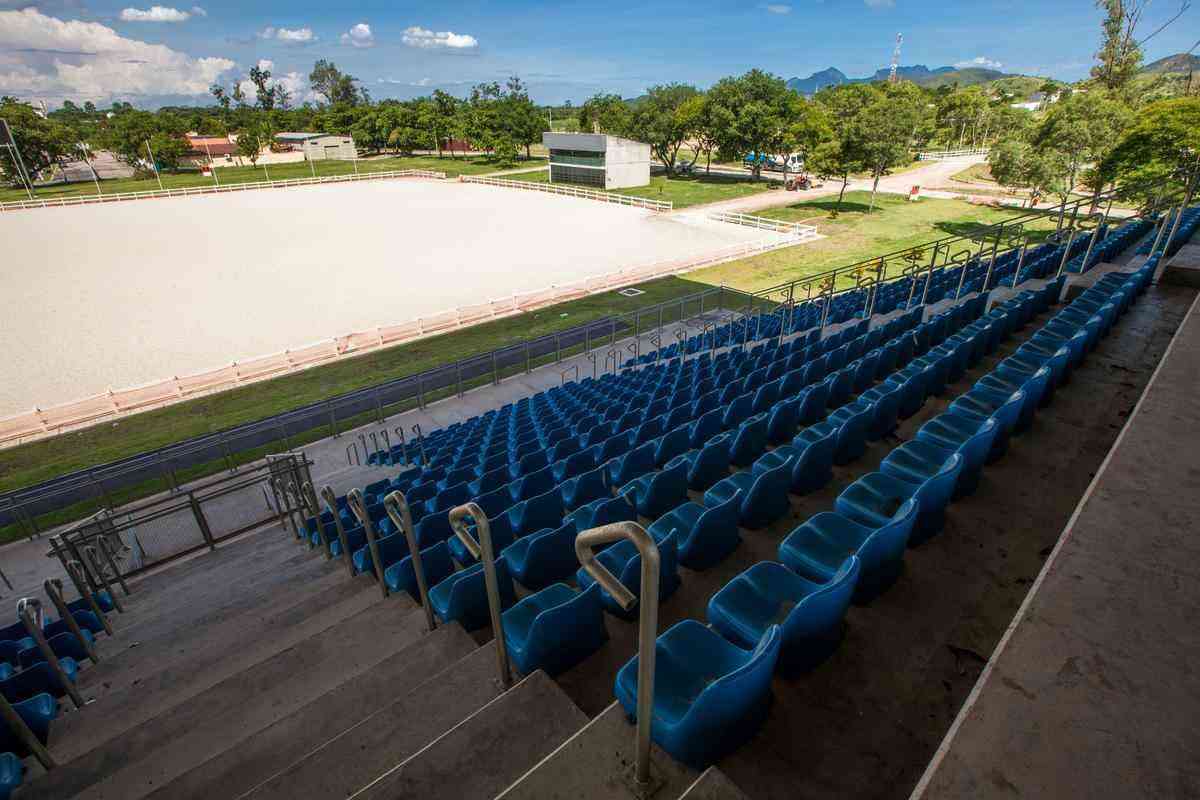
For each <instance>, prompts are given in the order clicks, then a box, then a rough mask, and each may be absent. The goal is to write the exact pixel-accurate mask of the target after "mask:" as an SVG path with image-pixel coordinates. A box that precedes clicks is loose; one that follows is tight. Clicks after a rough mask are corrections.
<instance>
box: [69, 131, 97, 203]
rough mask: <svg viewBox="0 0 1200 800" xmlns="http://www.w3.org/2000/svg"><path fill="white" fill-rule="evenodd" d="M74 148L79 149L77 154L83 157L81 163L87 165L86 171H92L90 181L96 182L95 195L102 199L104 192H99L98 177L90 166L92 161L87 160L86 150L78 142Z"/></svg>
mask: <svg viewBox="0 0 1200 800" xmlns="http://www.w3.org/2000/svg"><path fill="white" fill-rule="evenodd" d="M75 146H76V147H78V148H79V154H80V155H82V156H83V163H85V164H87V165H88V169H90V170H91V171H92V180H93V181H95V182H96V195H97V196H98V197H103V196H104V192H102V191H100V176H99V175H97V174H96V168H95V167H93V166H92V160H91V159H90V158H88V151H87V148H86V147H84V145H83V142H78V143H76V145H75Z"/></svg>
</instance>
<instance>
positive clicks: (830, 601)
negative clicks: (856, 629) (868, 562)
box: [783, 556, 862, 640]
mask: <svg viewBox="0 0 1200 800" xmlns="http://www.w3.org/2000/svg"><path fill="white" fill-rule="evenodd" d="M784 569H785V570H786V569H787V567H784ZM861 569H862V562H861V561H860V560H859V559H858V556H850V557H849V558H847V559H846V560H845V561H843V562H842V565H841V566H840V567H838V571H837V572H836V573H834V576H833V577H832V578H831V579H830V580H829V582H828V583H826V584H825V585H824V586H822V587H821V588H820V589H817V590H816V591H815V592H813V593H812V594H810V595H807V596H806V597H804V598H803V599H801V601H800V602H799V603H797V604H796V606H795V608H793V609H792V610H791V612H790V613H789V614H788V615H787V619H786V620H784V623H783V638H784V639H785V640H799V639H803V638H805V637H808V636H811V635H813V634H815V633H821V632H824V631H826V630H828V629H829V628H830V627H831V626H833V625H836V624H837V623H839V622H841V620H842V618H843V617H845V616H846V609H847V608H849V607H850V601H851V599H852V598H853V597H854V588H855V587H856V586H857V585H858V575H859V572H860V571H861Z"/></svg>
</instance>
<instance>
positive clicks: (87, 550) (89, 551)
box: [83, 545, 129, 614]
mask: <svg viewBox="0 0 1200 800" xmlns="http://www.w3.org/2000/svg"><path fill="white" fill-rule="evenodd" d="M83 555H84V558H85V561H84V563H85V564H87V565H88V566H90V567H91V568H92V572H94V573H96V579H97V580H98V581H100V587H101V588H103V589H104V591H106V592H108V596H109V597H111V598H112V601H113V605H114V606H116V609H117V611H119V612H121V613H122V614H124V613H125V607H124V605H122V603H121V598H119V597H118V596H117V593H116V591H115V590H114V589H113V588H112V585H111V584H110V583H109V582H108V578H107V577H106V576H105V575H104V570H103V569H102V568H101V566H100V557H99V556H98V555H96V548H95V547H93V546H92V545H87V546H86V547H84V548H83ZM105 555H107V556H108V557H109V561H110V563H111V560H112V554H111V553H109V552H108V551H107V550H106V551H105ZM89 562H90V563H89ZM113 574H114V575H115V576H116V579H117V581H118V582H120V584H121V588H122V589H124V590H125V596H126V597H128V596H129V588H128V587H127V586H126V585H125V579H124V578H122V577H121V573H120V572H116V571H115V570H114V573H113Z"/></svg>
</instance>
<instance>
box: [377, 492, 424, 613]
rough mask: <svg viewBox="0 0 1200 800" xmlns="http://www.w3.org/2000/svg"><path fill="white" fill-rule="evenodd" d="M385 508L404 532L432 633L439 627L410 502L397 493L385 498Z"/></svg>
mask: <svg viewBox="0 0 1200 800" xmlns="http://www.w3.org/2000/svg"><path fill="white" fill-rule="evenodd" d="M383 507H384V509H385V510H386V511H387V514H388V516H389V517H390V518H391V520H392V524H393V525H395V526H396V527H397V528H398V529H399V530H401V531H403V532H404V539H405V541H407V542H408V554H409V558H410V559H411V560H412V567H413V575H414V576H415V577H416V579H417V593H418V594H419V595H420V598H419V599H420V602H421V608H423V609H424V610H425V625H426V626H427V627H428V628H429V630H431V631H432V630H433V629H434V628H436V627H437V620H436V619H435V618H434V616H433V608H432V607H431V606H430V605H429V584H427V583H426V582H425V567H424V565H422V563H421V548H420V546H419V543H418V542H417V532H416V530H415V529H414V528H413V523H412V511H411V510H410V509H409V507H408V500H406V499H405V497H404V493H403V492H400V491H395V492H392V493H391V494H389V495H388V496H387V497H385V498H384V500H383Z"/></svg>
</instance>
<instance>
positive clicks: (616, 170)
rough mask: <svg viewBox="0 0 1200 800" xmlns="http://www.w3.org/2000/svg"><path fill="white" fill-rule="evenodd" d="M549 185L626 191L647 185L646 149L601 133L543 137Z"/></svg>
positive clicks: (646, 147)
mask: <svg viewBox="0 0 1200 800" xmlns="http://www.w3.org/2000/svg"><path fill="white" fill-rule="evenodd" d="M542 144H544V145H545V146H546V148H547V149H548V150H549V151H550V182H551V183H581V184H584V185H587V186H595V187H597V188H600V189H626V188H629V187H632V186H646V185H647V184H649V183H650V145H648V144H643V143H642V142H634V141H630V140H629V139H622V138H620V137H619V136H607V135H605V134H602V133H543V134H542Z"/></svg>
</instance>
